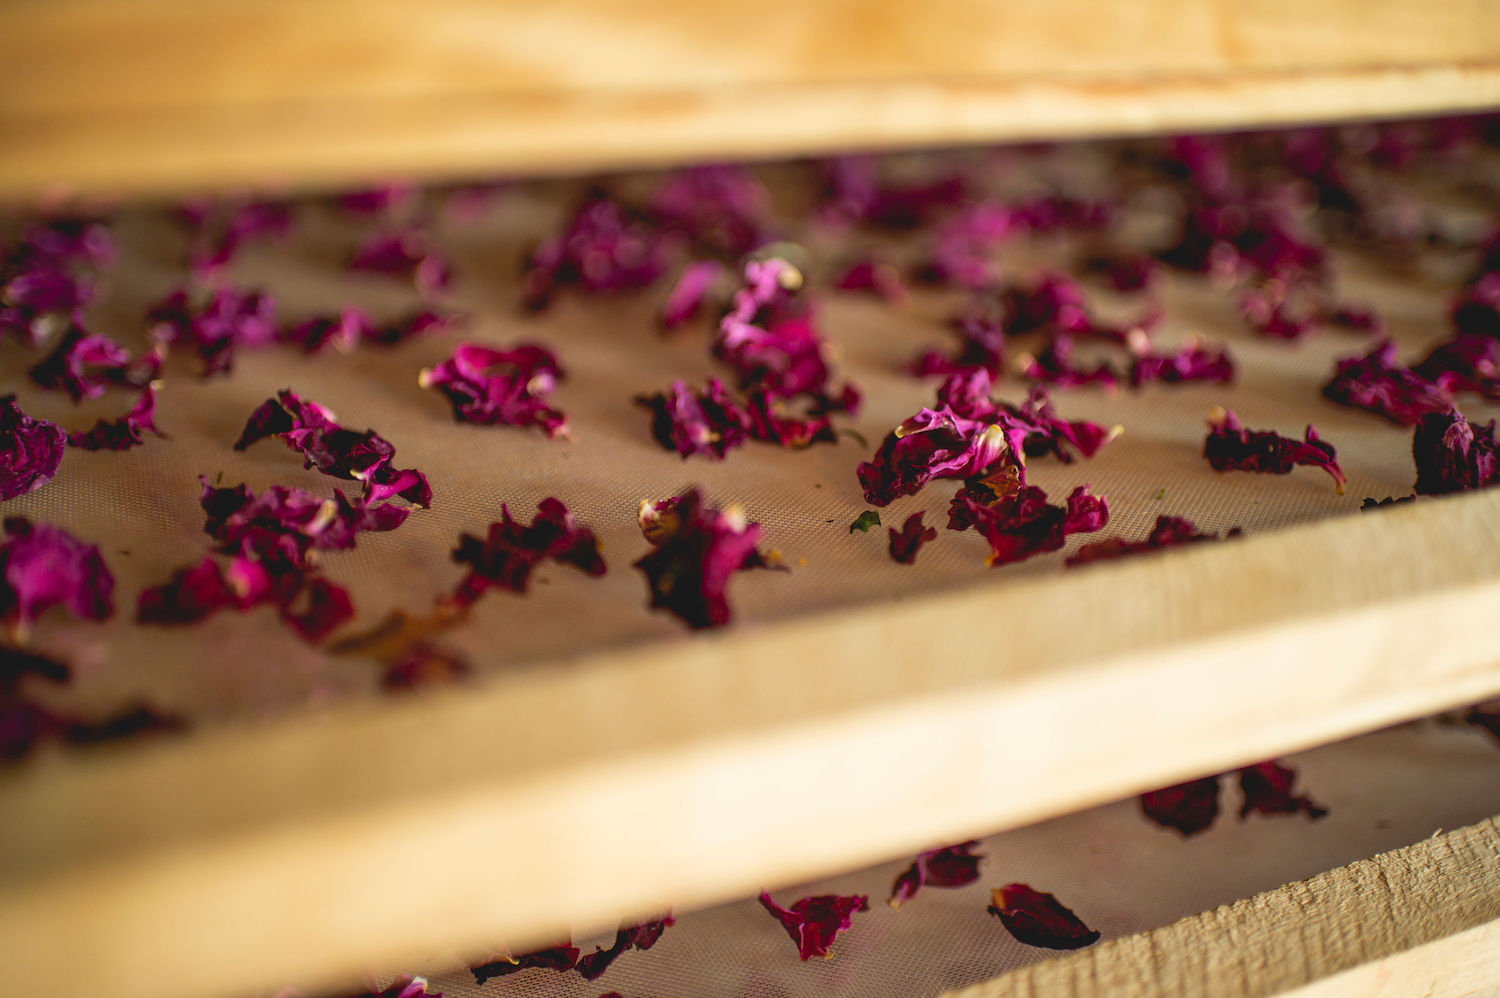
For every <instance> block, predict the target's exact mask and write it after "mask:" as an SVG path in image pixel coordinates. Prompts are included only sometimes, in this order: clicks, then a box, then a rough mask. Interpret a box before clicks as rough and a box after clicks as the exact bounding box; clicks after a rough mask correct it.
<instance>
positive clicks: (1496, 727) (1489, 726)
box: [1463, 706, 1500, 742]
mask: <svg viewBox="0 0 1500 998" xmlns="http://www.w3.org/2000/svg"><path fill="white" fill-rule="evenodd" d="M1463 721H1464V723H1465V724H1472V725H1473V726H1474V727H1476V728H1480V729H1481V730H1483V731H1486V732H1488V733H1489V735H1490V737H1492V738H1494V739H1495V741H1497V742H1500V710H1491V709H1487V708H1486V707H1484V706H1478V707H1470V708H1469V709H1468V710H1467V711H1465V712H1464V715H1463Z"/></svg>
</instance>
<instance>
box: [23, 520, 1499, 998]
mask: <svg viewBox="0 0 1500 998" xmlns="http://www.w3.org/2000/svg"><path fill="white" fill-rule="evenodd" d="M1496 523H1500V494H1496V493H1481V494H1475V495H1468V496H1461V497H1457V498H1453V499H1448V500H1442V501H1431V502H1425V503H1419V504H1416V505H1414V506H1411V507H1404V508H1402V507H1398V508H1393V509H1390V510H1383V511H1381V512H1380V513H1379V514H1374V515H1365V516H1355V517H1348V518H1343V519H1336V520H1331V521H1325V522H1322V523H1317V524H1312V525H1308V526H1303V527H1297V528H1289V529H1286V530H1283V531H1279V532H1276V533H1273V534H1267V535H1262V536H1257V537H1251V538H1248V539H1246V540H1243V541H1238V542H1234V543H1224V544H1219V545H1207V546H1202V547H1197V548H1194V549H1189V550H1185V551H1180V552H1173V553H1171V554H1168V555H1165V556H1159V557H1153V558H1144V559H1140V560H1137V561H1135V562H1133V563H1132V562H1123V563H1118V564H1111V565H1105V566H1097V567H1095V568H1092V569H1089V570H1087V571H1075V572H1069V573H1066V574H1065V575H1063V576H1060V577H1054V578H1050V579H1046V580H1041V581H1038V582H1036V583H1035V584H1032V585H1027V586H1003V585H1002V586H995V587H989V586H986V587H976V588H974V589H971V590H968V591H964V592H960V593H956V594H952V595H947V596H943V597H924V598H921V599H915V600H908V601H903V602H901V603H899V604H894V605H882V606H871V607H866V608H863V609H860V610H855V611H849V612H844V613H837V614H828V615H824V616H819V617H816V618H812V619H805V620H799V621H793V622H789V623H784V624H779V625H775V626H766V627H764V628H762V629H759V630H756V629H743V630H738V631H731V632H729V633H726V634H722V635H713V636H702V637H698V638H695V639H694V640H691V641H684V642H674V643H670V644H667V645H663V646H648V647H643V648H631V649H620V650H618V651H612V652H609V653H607V654H603V655H599V656H597V657H595V658H592V659H590V660H588V661H580V662H571V663H559V666H566V667H559V668H557V669H553V670H547V669H543V670H537V671H536V672H534V673H532V674H531V675H529V676H528V677H524V678H521V679H519V680H518V681H516V682H513V683H506V684H498V685H495V686H491V687H483V688H479V689H474V690H465V691H462V692H461V693H455V694H451V695H440V696H433V697H431V698H430V699H422V700H417V701H415V702H408V703H401V704H390V705H379V706H373V707H366V708H350V709H348V710H345V711H343V712H340V713H335V714H333V715H330V716H328V717H326V718H320V719H317V720H301V721H292V722H288V723H284V724H280V725H274V726H269V727H266V728H264V729H258V730H237V731H221V732H217V733H214V732H209V733H206V734H204V735H202V736H198V737H195V738H193V739H192V740H190V741H182V742H166V743H162V744H159V745H156V746H149V747H142V748H140V749H139V750H136V751H131V752H121V753H119V754H118V755H117V756H107V757H102V758H87V759H77V760H68V763H67V765H66V766H62V765H58V766H38V767H28V768H27V769H26V770H24V771H22V772H18V773H15V774H12V775H9V776H7V777H6V780H5V783H4V786H3V790H0V799H3V802H4V803H3V810H4V813H5V814H6V815H7V820H6V822H5V823H4V826H3V828H0V857H3V859H0V864H3V867H0V870H3V872H0V885H3V886H0V940H3V941H4V944H3V945H4V950H5V952H4V957H5V959H6V962H7V966H8V967H9V972H10V980H11V981H12V982H13V983H14V985H15V987H16V988H17V989H18V990H21V991H26V992H28V993H35V994H49V993H54V992H55V985H56V983H57V981H58V978H57V976H56V968H57V967H59V966H61V965H64V964H65V963H66V965H67V966H68V967H69V974H68V976H67V979H66V987H67V989H68V990H69V991H70V992H77V991H88V990H91V989H94V990H107V991H109V993H111V994H116V995H120V996H121V998H131V996H135V995H141V996H146V995H153V996H157V998H162V996H178V995H180V996H182V998H188V996H192V995H201V994H206V993H219V992H222V991H225V990H227V989H230V988H234V987H240V988H256V987H260V988H265V989H270V988H274V987H275V986H277V985H279V984H280V983H282V982H284V981H286V980H293V979H295V980H300V981H306V982H309V983H316V982H319V981H324V982H327V983H336V982H337V980H338V979H339V978H340V976H341V975H342V974H345V973H352V972H354V971H355V970H356V969H357V968H359V967H360V966H363V965H367V964H368V963H369V962H371V961H391V960H395V961H398V962H399V961H402V960H406V959H412V960H415V959H419V958H421V957H423V956H424V955H426V954H428V953H430V952H432V951H434V950H437V949H439V948H443V947H456V948H458V949H460V951H462V950H463V949H465V948H469V947H472V948H474V949H475V950H483V949H484V948H486V947H488V946H491V945H493V944H494V942H495V941H496V940H506V941H507V942H509V943H510V944H511V945H513V946H515V947H517V948H523V947H525V946H528V945H532V944H537V943H542V942H545V941H546V940H548V939H549V938H551V937H553V936H555V935H557V934H560V933H562V932H565V931H567V930H568V929H569V928H572V929H573V930H575V931H592V930H596V929H601V928H606V927H607V926H609V925H611V924H613V923H614V921H615V920H616V919H617V918H619V917H621V916H622V915H643V914H645V913H647V912H650V911H653V910H659V909H660V908H661V907H663V906H665V905H668V904H671V905H674V906H676V907H678V908H679V909H685V908H688V907H692V906H695V905H700V904H706V903H711V902H714V901H718V900H721V899H725V898H729V897H733V896H738V895H741V894H744V893H746V892H753V891H754V890H756V889H758V888H760V887H762V886H776V885H779V884H785V883H791V882H795V881H798V880H802V879H806V878H808V877H810V876H812V875H815V874H823V873H826V872H827V871H829V870H830V869H836V868H851V867H855V866H858V865H862V864H864V863H867V862H870V861H875V860H879V859H883V858H888V857H890V856H893V855H899V854H901V853H903V852H908V851H912V850H915V849H918V848H921V847H925V846H927V845H930V844H931V843H932V842H934V841H947V840H951V839H954V838H963V837H965V836H968V835H971V834H978V833H984V832H990V831H995V830H998V829H1000V828H1003V827H1008V826H1013V825H1016V824H1020V823H1024V822H1029V821H1033V820H1036V819H1039V818H1043V817H1046V816H1049V815H1054V814H1058V813H1063V812H1066V811H1069V810H1074V809H1077V808H1081V807H1086V806H1089V805H1091V804H1095V803H1098V802H1101V801H1105V800H1109V799H1114V798H1118V797H1121V796H1125V795H1129V794H1133V793H1137V792H1140V791H1142V790H1145V789H1149V788H1150V787H1152V786H1155V785H1161V784H1164V783H1169V782H1173V781H1175V780H1178V779H1182V778H1186V777H1190V776H1194V775H1197V774H1201V773H1204V772H1212V771H1216V770H1222V769H1225V768H1228V767H1230V766H1233V765H1235V764H1239V763H1245V762H1248V761H1251V760H1254V759H1259V758H1264V757H1267V756H1272V755H1276V754H1278V753H1283V752H1287V751H1291V750H1294V749H1298V748H1303V747H1307V746H1311V745H1315V744H1319V743H1323V742H1327V741H1330V740H1334V739H1337V738H1339V737H1342V736H1345V735H1348V734H1352V733H1355V732H1359V731H1364V730H1369V729H1371V728H1374V727H1378V726H1380V725H1383V724H1387V723H1391V722H1395V721H1400V720H1404V719H1407V718H1412V717H1417V716H1421V715H1424V714H1428V713H1431V712H1433V711H1437V710H1441V709H1444V708H1448V707H1453V706H1456V705H1458V704H1462V703H1464V702H1466V701H1472V700H1476V699H1480V698H1483V697H1485V696H1487V695H1491V694H1494V693H1497V692H1500V655H1497V654H1496V652H1495V650H1494V647H1493V640H1492V630H1491V627H1492V621H1493V619H1494V614H1495V611H1496V609H1497V607H1500V533H1497V532H1496V530H1495V524H1496ZM1393 566H1394V567H1395V569H1394V570H1393ZM1123 592H1144V593H1150V594H1153V606H1152V609H1151V612H1149V613H1142V612H1140V608H1139V605H1138V604H1137V603H1135V602H1134V601H1127V600H1121V599H1120V594H1121V593H1123ZM1060 624H1061V625H1064V626H1060ZM977 626H978V627H983V628H985V629H986V633H989V634H992V635H993V634H999V635H1003V640H990V641H987V642H986V643H985V647H986V648H987V649H992V653H990V654H985V655H977V654H975V633H976V627H977ZM434 732H441V737H432V734H433V733H434ZM975 786H983V787H985V788H986V792H985V793H983V794H976V793H974V792H973V788H974V787H975ZM549 856H567V857H568V861H567V862H566V863H551V862H546V861H545V858H546V857H549ZM401 884H419V885H421V887H420V890H402V889H401V888H400V886H399V885H401ZM390 892H395V894H396V895H397V896H399V900H396V899H395V898H393V897H392V895H391V893H390ZM309 938H316V939H317V945H316V947H309V946H306V945H305V943H306V941H307V940H308V939H309ZM78 953H87V954H89V959H88V960H87V961H84V962H82V963H80V962H79V961H78V960H77V959H76V955H77V954H78ZM163 966H171V967H172V968H173V972H172V974H171V976H170V978H169V979H162V977H161V975H160V973H159V970H160V968H161V967H163Z"/></svg>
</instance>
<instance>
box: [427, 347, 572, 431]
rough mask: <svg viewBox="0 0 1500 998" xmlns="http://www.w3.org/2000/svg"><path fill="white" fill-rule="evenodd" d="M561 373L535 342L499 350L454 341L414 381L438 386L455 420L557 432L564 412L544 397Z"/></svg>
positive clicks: (563, 425) (563, 424)
mask: <svg viewBox="0 0 1500 998" xmlns="http://www.w3.org/2000/svg"><path fill="white" fill-rule="evenodd" d="M563 376H564V375H563V370H562V366H561V365H560V364H558V362H557V357H556V356H554V355H553V353H552V351H550V350H548V349H547V348H546V347H544V346H541V345H539V344H535V343H522V344H519V345H517V346H514V347H512V348H510V349H508V350H499V349H496V348H494V347H487V346H485V345H483V344H481V343H460V344H458V345H457V346H456V347H454V348H453V354H452V356H450V357H449V358H448V359H447V360H445V361H443V362H442V363H440V364H438V365H437V366H436V367H429V368H425V369H423V371H422V372H421V374H419V375H418V376H417V384H419V385H421V386H422V387H423V388H435V389H437V390H438V391H440V392H442V393H443V395H444V396H446V397H447V399H448V403H449V404H450V405H451V406H452V407H453V418H454V419H455V420H457V421H458V422H460V423H477V424H479V425H482V426H536V427H539V428H540V429H541V430H542V431H543V432H545V433H546V434H547V436H549V437H558V436H566V435H567V432H568V417H567V416H565V415H563V413H562V412H561V411H560V410H557V409H553V408H551V407H550V406H549V405H548V404H547V398H548V396H550V395H551V394H552V392H553V390H554V389H555V388H556V387H557V383H558V381H559V380H561V379H562V378H563Z"/></svg>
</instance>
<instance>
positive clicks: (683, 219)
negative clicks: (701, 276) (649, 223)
mask: <svg viewBox="0 0 1500 998" xmlns="http://www.w3.org/2000/svg"><path fill="white" fill-rule="evenodd" d="M770 207H771V195H770V192H769V191H767V190H766V187H765V185H764V184H762V183H761V182H760V181H759V180H757V179H756V178H755V176H754V175H753V174H751V173H750V172H749V171H748V170H746V169H744V168H743V167H739V166H728V165H708V166H695V167H690V168H688V169H685V170H678V171H677V172H676V173H674V174H672V175H671V176H670V177H668V178H667V179H666V180H665V181H663V182H662V185H661V186H660V187H659V188H657V191H656V193H655V195H653V196H652V198H651V210H650V214H651V217H652V218H653V219H654V220H655V221H656V222H657V224H658V225H660V226H661V228H662V229H663V230H664V231H666V232H675V233H680V234H681V235H683V236H686V237H687V238H688V239H689V240H690V241H691V242H692V243H693V244H694V245H695V246H696V247H698V248H699V249H700V251H708V252H713V253H719V254H722V255H724V256H728V257H741V256H744V255H745V254H746V253H749V252H750V251H751V250H753V249H755V248H756V247H757V246H760V245H762V244H763V243H766V242H769V241H770V240H771V239H772V238H773V237H772V232H773V229H772V222H771V217H770Z"/></svg>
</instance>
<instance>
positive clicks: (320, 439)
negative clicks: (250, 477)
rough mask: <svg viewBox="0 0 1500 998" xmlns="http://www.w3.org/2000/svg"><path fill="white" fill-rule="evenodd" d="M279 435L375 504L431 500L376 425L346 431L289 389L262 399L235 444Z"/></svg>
mask: <svg viewBox="0 0 1500 998" xmlns="http://www.w3.org/2000/svg"><path fill="white" fill-rule="evenodd" d="M273 436H275V437H280V438H281V439H282V440H283V441H284V442H285V443H286V445H287V447H289V448H290V449H292V450H294V451H298V452H299V453H301V454H302V456H303V458H304V459H305V464H304V465H303V466H304V467H307V468H317V469H318V470H319V471H321V472H322V473H323V474H325V475H329V476H331V477H333V478H344V479H350V480H353V481H359V482H363V483H364V499H365V502H367V503H370V504H374V503H377V502H380V501H381V500H384V499H388V498H391V497H392V496H396V497H399V498H402V499H405V500H407V501H408V502H412V503H415V504H417V505H418V506H424V507H425V506H429V505H431V504H432V487H431V486H430V485H428V483H427V476H426V475H423V474H422V473H421V472H420V471H414V470H411V469H403V468H396V467H394V466H393V465H392V464H391V462H392V461H393V460H394V459H395V456H396V448H395V446H394V445H393V444H391V442H390V441H388V440H386V439H385V438H384V437H382V436H380V434H378V433H376V432H375V431H374V430H365V431H363V432H357V431H354V430H346V429H344V428H343V427H342V426H339V425H338V423H336V422H334V416H333V413H331V412H329V411H328V410H327V409H325V408H323V407H322V406H320V405H318V404H317V403H316V402H313V401H310V400H304V399H301V398H299V397H298V396H297V395H296V394H294V393H293V392H291V391H290V390H284V391H280V392H277V393H276V398H274V399H267V400H266V401H265V402H262V403H261V404H260V406H259V407H257V408H256V410H255V411H254V412H252V413H251V414H250V418H249V419H248V420H247V421H246V423H245V429H244V431H243V432H242V433H241V434H240V438H239V440H237V441H235V445H234V449H235V450H237V451H239V450H244V449H245V448H247V447H249V446H250V445H251V444H253V443H255V442H256V441H257V440H263V439H265V438H266V437H273Z"/></svg>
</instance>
